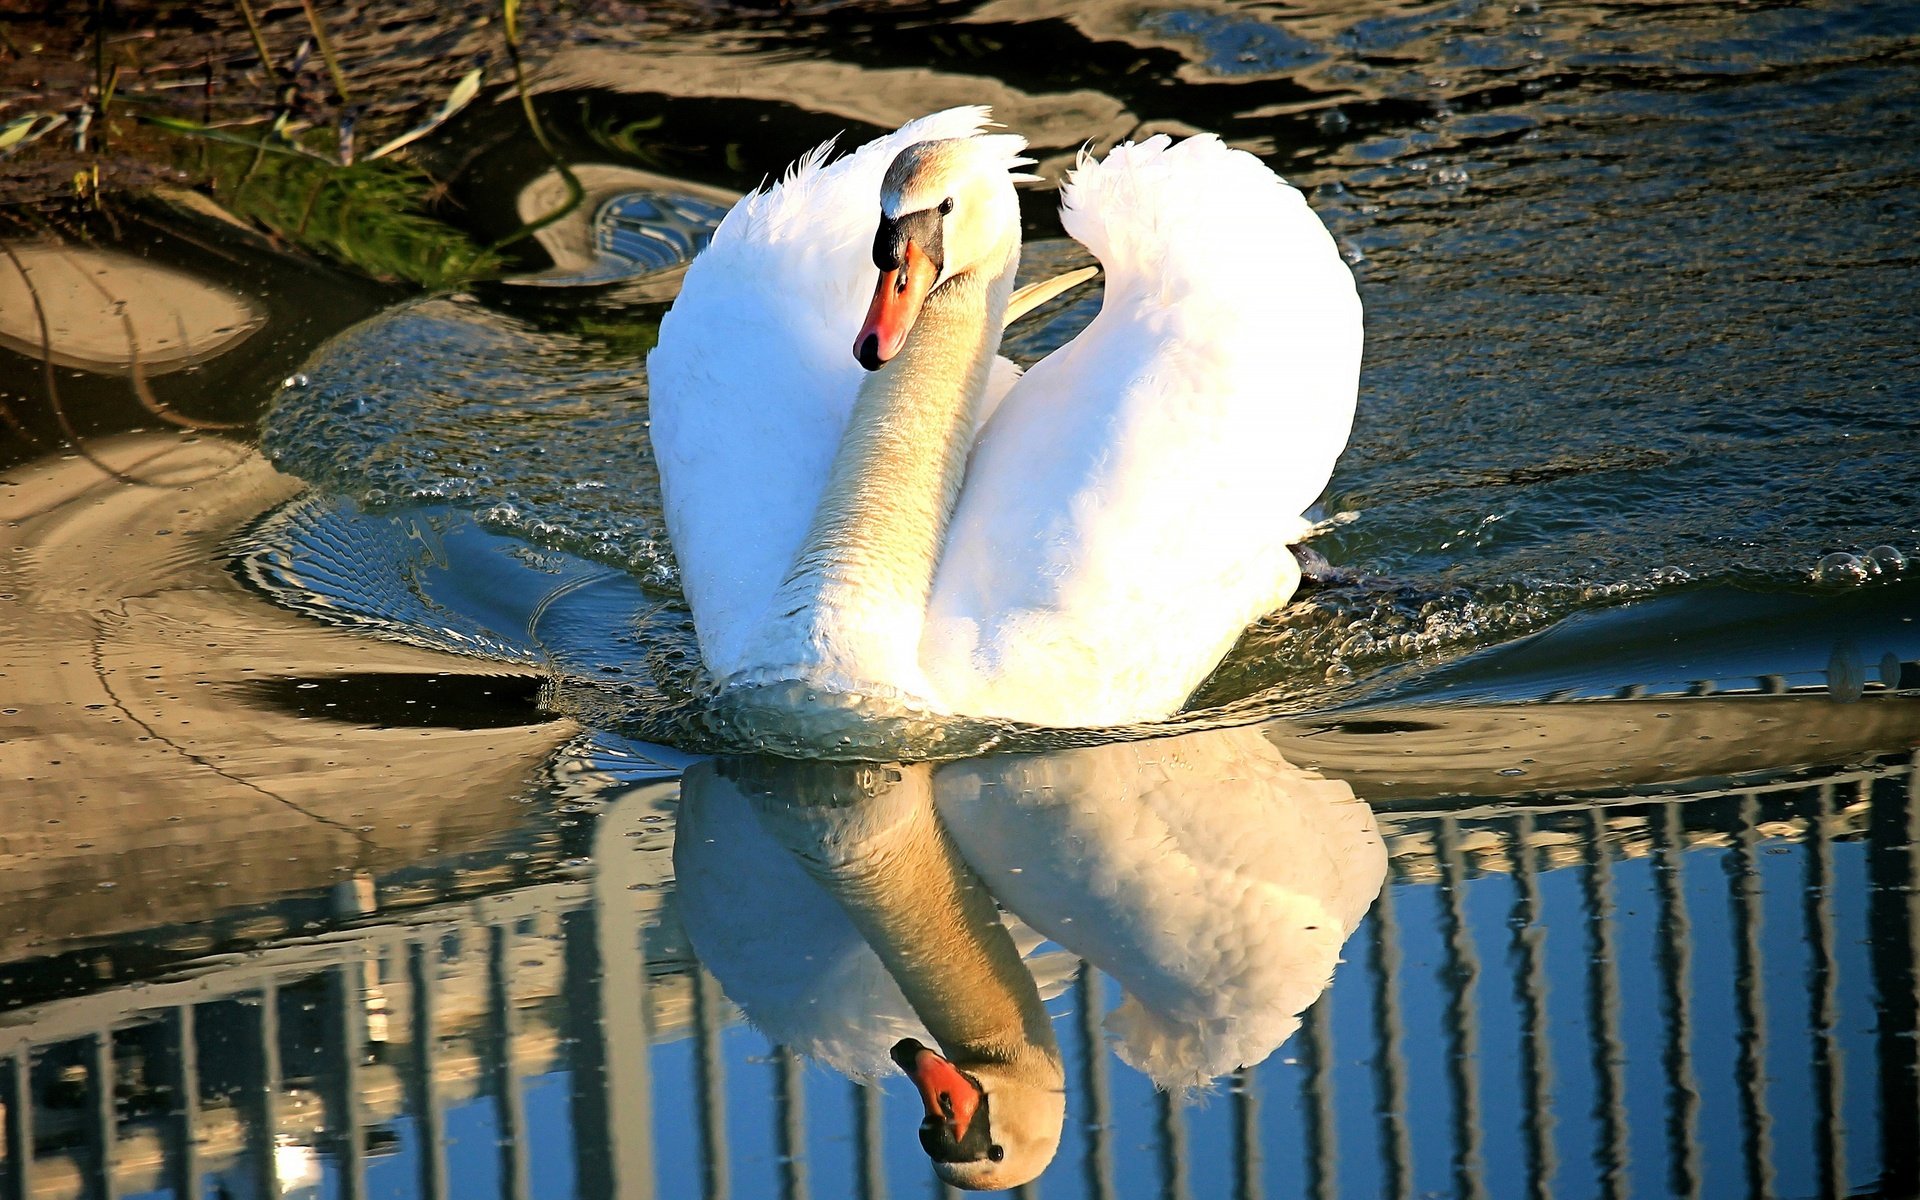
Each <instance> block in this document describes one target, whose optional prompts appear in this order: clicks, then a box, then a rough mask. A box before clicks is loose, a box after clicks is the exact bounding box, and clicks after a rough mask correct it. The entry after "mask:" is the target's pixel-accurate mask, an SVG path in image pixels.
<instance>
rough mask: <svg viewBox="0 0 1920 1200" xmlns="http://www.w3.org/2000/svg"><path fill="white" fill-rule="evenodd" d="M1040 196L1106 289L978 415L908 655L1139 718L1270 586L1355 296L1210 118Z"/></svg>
mask: <svg viewBox="0 0 1920 1200" xmlns="http://www.w3.org/2000/svg"><path fill="white" fill-rule="evenodd" d="M1062 215H1063V220H1064V223H1065V225H1066V228H1067V232H1069V233H1071V234H1072V235H1073V236H1074V237H1076V238H1078V239H1079V240H1080V241H1081V242H1083V243H1085V245H1086V246H1087V248H1088V249H1089V250H1091V251H1092V252H1093V253H1094V254H1095V256H1096V257H1098V258H1099V259H1100V262H1101V265H1102V267H1103V268H1104V269H1105V275H1106V295H1105V298H1104V300H1103V302H1102V306H1101V310H1100V313H1099V315H1098V316H1097V317H1095V318H1094V320H1093V322H1092V323H1091V324H1090V325H1089V326H1088V327H1087V329H1086V330H1085V331H1084V332H1082V333H1081V334H1080V336H1079V337H1077V338H1075V339H1074V340H1073V341H1072V342H1070V343H1068V344H1067V345H1066V346H1064V347H1062V348H1061V349H1060V350H1058V351H1056V352H1055V353H1054V354H1052V355H1050V356H1048V357H1047V358H1046V359H1044V360H1042V361H1041V362H1040V363H1038V364H1037V365H1035V366H1034V367H1033V368H1032V369H1031V370H1029V371H1028V372H1027V373H1026V375H1025V376H1024V377H1022V378H1021V380H1020V381H1019V382H1018V383H1017V384H1016V385H1015V386H1014V387H1013V389H1012V391H1011V392H1010V393H1009V394H1008V396H1007V397H1006V399H1005V400H1004V401H1003V402H1002V404H1001V405H1000V407H999V409H998V410H997V411H996V412H995V414H994V416H993V418H992V419H991V420H990V421H989V422H987V424H986V426H985V427H984V428H983V429H982V431H981V434H980V437H979V440H978V442H977V444H976V446H975V448H974V453H973V459H972V461H971V463H970V465H969V467H968V473H967V479H966V484H965V487H964V489H963V491H962V493H961V498H960V503H959V506H958V508H957V510H956V512H955V514H954V519H953V524H952V528H951V529H950V531H949V533H948V538H947V545H946V549H945V552H944V555H943V557H942V559H941V564H940V570H939V576H938V578H937V580H936V582H935V595H934V599H933V603H932V606H931V609H930V613H929V616H930V621H929V625H928V633H927V641H926V643H925V644H924V645H923V655H922V656H923V660H924V661H925V664H926V666H927V669H928V672H929V674H930V675H931V676H932V678H933V679H934V681H935V684H936V686H937V687H938V688H939V689H940V694H941V696H942V699H943V700H945V701H946V702H947V703H948V704H950V705H952V706H953V707H954V708H955V710H956V711H962V712H971V713H980V714H983V715H997V716H1006V717H1013V718H1018V719H1025V720H1034V721H1041V722H1046V723H1055V724H1060V723H1066V724H1086V723H1092V722H1104V723H1120V722H1125V721H1134V720H1147V719H1154V718H1157V717H1161V716H1165V715H1167V714H1168V713H1170V712H1172V711H1173V710H1175V709H1177V708H1178V707H1179V705H1180V704H1181V703H1182V702H1184V701H1185V699H1186V697H1187V695H1188V694H1189V693H1190V692H1191V690H1192V689H1193V688H1194V687H1195V686H1196V685H1197V684H1198V683H1199V682H1200V680H1201V679H1202V678H1204V677H1205V675H1206V673H1207V672H1208V671H1209V670H1211V669H1212V667H1213V665H1214V664H1215V663H1216V662H1218V660H1219V658H1220V657H1221V655H1223V654H1224V653H1225V652H1226V651H1227V649H1228V648H1229V647H1231V645H1232V643H1233V640H1234V639H1235V638H1236V637H1237V636H1238V635H1239V633H1240V631H1241V630H1242V629H1243V628H1244V627H1245V626H1246V625H1247V623H1248V622H1250V621H1252V620H1254V619H1255V618H1257V617H1259V616H1260V615H1261V614H1263V613H1264V612H1266V611H1268V610H1270V609H1271V608H1273V607H1275V606H1276V605H1277V604H1279V603H1282V602H1284V600H1285V599H1286V598H1287V596H1288V595H1290V594H1291V592H1292V588H1293V586H1294V583H1295V581H1296V580H1297V575H1298V572H1297V568H1296V567H1295V566H1294V564H1293V560H1292V557H1291V555H1290V554H1289V553H1288V552H1287V549H1286V547H1287V543H1288V542H1289V541H1290V540H1293V539H1294V538H1297V537H1298V536H1299V534H1300V532H1301V531H1302V529H1303V527H1304V526H1303V523H1302V522H1301V521H1300V514H1301V513H1302V512H1303V511H1304V510H1305V509H1306V507H1307V506H1308V505H1309V504H1310V503H1312V501H1313V500H1314V499H1315V498H1316V497H1317V496H1318V495H1319V493H1320V491H1321V490H1322V489H1323V488H1324V487H1325V486H1326V482H1327V477H1328V475H1329V474H1330V473H1331V471H1332V469H1333V463H1334V459H1335V457H1336V456H1337V455H1338V454H1339V452H1340V450H1341V448H1342V447H1343V446H1344V445H1345V444H1346V438H1347V431H1348V429H1349V427H1350V426H1351V424H1352V420H1353V404H1354V393H1355V390H1356V387H1357V383H1358V378H1359V365H1360V302H1359V298H1358V296H1357V295H1356V294H1355V292H1354V286H1353V277H1352V274H1351V273H1350V272H1349V271H1348V270H1347V267H1346V264H1345V263H1344V262H1343V261H1342V260H1341V258H1340V255H1339V251H1338V249H1337V247H1336V246H1335V245H1334V242H1333V239H1332V237H1331V236H1330V235H1329V234H1328V233H1327V231H1326V229H1325V227H1324V226H1322V225H1321V223H1320V221H1319V219H1318V218H1317V217H1316V216H1315V215H1314V214H1313V212H1312V210H1311V209H1309V208H1308V207H1307V205H1306V202H1305V200H1304V199H1303V198H1302V197H1301V195H1300V193H1299V192H1297V191H1296V190H1294V189H1293V188H1291V187H1288V186H1287V185H1286V184H1285V183H1283V182H1282V181H1281V180H1280V179H1279V178H1278V177H1277V176H1275V175H1274V174H1273V173H1272V172H1271V171H1269V170H1268V169H1267V168H1266V167H1265V166H1264V165H1262V164H1261V163H1260V161H1259V160H1258V159H1256V158H1254V157H1253V156H1252V155H1249V154H1246V153H1243V152H1240V151H1236V150H1230V149H1228V148H1227V147H1226V146H1224V145H1223V144H1222V143H1221V142H1220V141H1219V140H1218V139H1217V138H1213V137H1210V136H1203V137H1193V138H1188V139H1187V140H1185V141H1183V142H1181V143H1179V144H1178V145H1172V144H1170V143H1169V141H1168V140H1167V139H1166V138H1164V137H1155V138H1151V139H1149V140H1147V141H1145V142H1142V143H1140V144H1138V145H1128V146H1122V147H1120V148H1118V149H1116V150H1114V151H1113V152H1112V153H1111V154H1110V155H1108V156H1107V158H1106V159H1105V160H1104V161H1101V162H1097V163H1096V162H1093V161H1091V160H1086V159H1083V160H1082V161H1081V163H1080V165H1079V168H1078V170H1077V171H1076V172H1075V174H1074V177H1073V179H1072V181H1071V182H1070V183H1069V184H1068V186H1067V188H1066V190H1065V193H1064V195H1063V203H1062Z"/></svg>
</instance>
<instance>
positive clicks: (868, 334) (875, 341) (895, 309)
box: [853, 241, 944, 1073]
mask: <svg viewBox="0 0 1920 1200" xmlns="http://www.w3.org/2000/svg"><path fill="white" fill-rule="evenodd" d="M904 259H905V261H903V262H902V263H901V264H900V268H899V269H898V270H894V271H882V272H881V273H880V282H879V284H878V285H877V286H876V287H875V288H874V289H873V303H872V304H870V305H868V306H867V319H866V321H865V322H863V323H862V324H861V326H860V336H858V337H856V338H854V340H853V356H854V357H855V358H857V359H859V360H860V365H861V366H863V367H865V368H866V369H867V370H869V371H878V370H879V369H880V368H881V367H883V366H885V365H886V364H887V362H888V361H889V360H891V359H892V358H893V356H894V355H896V354H898V353H900V347H902V346H904V345H906V344H907V334H908V333H910V332H911V331H912V330H913V323H914V322H915V321H916V320H918V319H919V317H920V306H921V304H923V303H925V302H926V299H927V293H928V292H930V291H932V290H933V281H934V280H935V279H937V278H938V277H939V275H940V269H939V268H938V267H936V266H934V265H933V260H932V259H930V258H928V257H927V255H926V253H925V252H924V251H923V250H921V249H920V247H918V246H916V245H914V244H913V243H912V242H911V241H909V242H907V243H906V254H905V256H904ZM935 1057H938V1056H937V1055H936V1056H935ZM942 1061H944V1060H942ZM909 1073H911V1072H909Z"/></svg>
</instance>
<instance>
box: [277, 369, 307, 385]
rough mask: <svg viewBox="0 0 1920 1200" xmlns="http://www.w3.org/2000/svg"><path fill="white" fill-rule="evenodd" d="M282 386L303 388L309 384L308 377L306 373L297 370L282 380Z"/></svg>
mask: <svg viewBox="0 0 1920 1200" xmlns="http://www.w3.org/2000/svg"><path fill="white" fill-rule="evenodd" d="M280 386H281V387H283V388H303V387H305V386H307V377H306V376H305V375H304V374H300V373H298V372H296V373H295V374H292V375H289V376H287V377H286V378H285V379H283V380H281V381H280Z"/></svg>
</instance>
